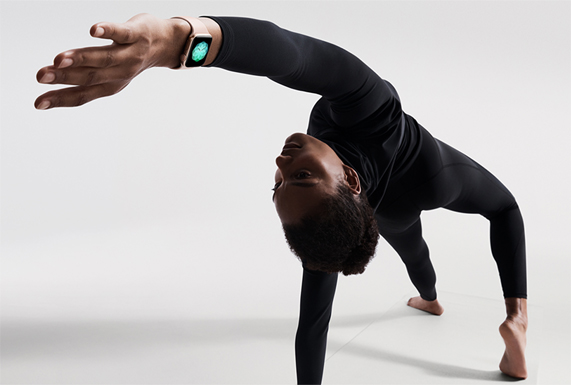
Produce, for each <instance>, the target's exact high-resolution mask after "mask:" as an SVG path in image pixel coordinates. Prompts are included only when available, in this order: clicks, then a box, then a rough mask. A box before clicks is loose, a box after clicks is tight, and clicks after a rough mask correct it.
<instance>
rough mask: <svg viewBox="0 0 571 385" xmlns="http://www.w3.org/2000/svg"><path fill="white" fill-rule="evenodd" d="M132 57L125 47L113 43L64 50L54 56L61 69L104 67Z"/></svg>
mask: <svg viewBox="0 0 571 385" xmlns="http://www.w3.org/2000/svg"><path fill="white" fill-rule="evenodd" d="M130 58H131V56H130V55H129V54H128V53H127V52H125V47H122V46H120V45H116V44H111V45H105V46H102V47H87V48H80V49H73V50H69V51H66V52H62V53H60V54H58V55H57V56H56V57H55V58H54V66H55V67H56V68H60V69H61V68H68V67H99V68H104V67H112V66H116V65H119V64H121V63H122V62H123V61H124V60H126V59H130Z"/></svg>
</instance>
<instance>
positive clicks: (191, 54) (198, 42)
mask: <svg viewBox="0 0 571 385" xmlns="http://www.w3.org/2000/svg"><path fill="white" fill-rule="evenodd" d="M210 44H212V37H211V36H208V35H206V36H205V35H198V36H196V37H195V38H194V39H193V40H192V44H191V46H190V48H189V51H188V56H187V57H186V62H185V63H184V66H185V67H187V68H190V67H200V66H201V65H203V64H204V62H205V61H206V55H208V50H209V49H210Z"/></svg>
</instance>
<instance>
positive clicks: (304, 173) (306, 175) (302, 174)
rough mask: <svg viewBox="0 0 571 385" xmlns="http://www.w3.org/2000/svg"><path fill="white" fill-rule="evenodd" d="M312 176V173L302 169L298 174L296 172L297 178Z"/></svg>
mask: <svg viewBox="0 0 571 385" xmlns="http://www.w3.org/2000/svg"><path fill="white" fill-rule="evenodd" d="M310 176H311V175H309V173H308V172H305V171H300V172H298V173H297V174H295V178H296V179H305V178H308V177H310Z"/></svg>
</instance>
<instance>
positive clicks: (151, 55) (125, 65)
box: [34, 14, 190, 110]
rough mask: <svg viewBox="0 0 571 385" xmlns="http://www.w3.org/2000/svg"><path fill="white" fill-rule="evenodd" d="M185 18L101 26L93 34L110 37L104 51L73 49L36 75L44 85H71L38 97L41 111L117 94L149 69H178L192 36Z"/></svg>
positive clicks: (139, 17)
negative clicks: (186, 30)
mask: <svg viewBox="0 0 571 385" xmlns="http://www.w3.org/2000/svg"><path fill="white" fill-rule="evenodd" d="M184 28H187V29H188V30H189V31H190V27H189V25H188V23H186V22H184V21H181V20H178V21H177V20H175V19H172V20H163V19H159V18H156V17H154V16H151V15H148V14H140V15H137V16H135V17H133V18H131V19H129V21H127V22H126V23H108V22H102V23H97V24H95V25H93V26H92V27H91V30H90V34H91V36H93V37H96V38H101V39H110V40H112V41H113V43H112V44H110V45H106V46H102V47H87V48H79V49H72V50H69V51H65V52H62V53H60V54H59V55H57V56H56V57H55V59H54V64H53V65H51V66H47V67H43V68H42V69H40V70H39V71H38V73H37V75H36V78H37V80H38V82H40V83H45V84H68V85H73V86H75V87H67V88H62V89H58V90H54V91H49V92H46V93H45V94H43V95H41V96H39V97H38V98H37V99H36V101H35V103H34V106H35V107H36V108H37V109H41V110H43V109H48V108H54V107H72V106H80V105H82V104H85V103H87V102H90V101H92V100H94V99H98V98H101V97H104V96H109V95H113V94H116V93H118V92H119V91H121V90H122V89H123V88H125V87H126V86H127V85H128V84H129V83H130V82H131V80H133V78H135V77H136V76H137V75H138V74H140V73H141V72H142V71H144V70H145V69H147V68H150V67H155V66H164V67H170V68H174V67H176V66H177V65H178V62H179V55H180V52H181V50H182V47H184V41H185V39H186V36H188V33H189V32H186V33H177V32H180V30H181V29H184Z"/></svg>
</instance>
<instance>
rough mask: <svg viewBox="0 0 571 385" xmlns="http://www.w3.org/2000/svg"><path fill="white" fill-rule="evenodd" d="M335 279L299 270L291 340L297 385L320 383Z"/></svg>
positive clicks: (314, 272)
mask: <svg viewBox="0 0 571 385" xmlns="http://www.w3.org/2000/svg"><path fill="white" fill-rule="evenodd" d="M337 276H338V275H337V274H328V273H323V272H320V271H310V270H307V269H304V270H303V281H302V285H301V304H300V311H299V324H298V327H297V335H296V337H295V363H296V368H297V383H298V384H321V379H322V377H323V367H324V364H325V348H326V346H327V332H328V330H329V320H330V319H331V310H332V308H333V297H334V296H335V288H336V287H337Z"/></svg>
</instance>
